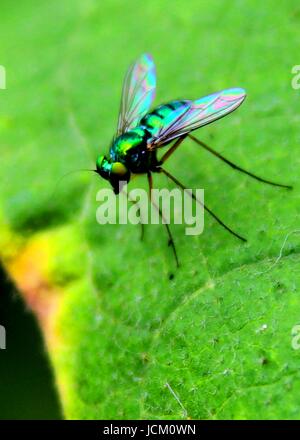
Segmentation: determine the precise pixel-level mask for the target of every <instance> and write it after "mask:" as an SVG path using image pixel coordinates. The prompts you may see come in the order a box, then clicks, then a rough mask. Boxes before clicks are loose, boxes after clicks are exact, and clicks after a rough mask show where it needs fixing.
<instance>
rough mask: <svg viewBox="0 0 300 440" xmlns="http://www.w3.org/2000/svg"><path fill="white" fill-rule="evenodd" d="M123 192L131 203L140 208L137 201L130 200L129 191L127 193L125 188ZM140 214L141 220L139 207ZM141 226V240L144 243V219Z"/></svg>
mask: <svg viewBox="0 0 300 440" xmlns="http://www.w3.org/2000/svg"><path fill="white" fill-rule="evenodd" d="M123 191H124V193H125V195H126V197H127V199H128V201H129V202H130V203H133V204H134V205H135V204H137V206H138V207H139V202H137V201H136V200H132V199H131V198H130V195H129V193H128V191H126V189H125V188H124V189H123ZM139 213H140V218H141V209H140V207H139ZM139 224H140V225H141V235H140V240H141V241H143V240H144V236H145V225H144V223H143V222H142V219H141V221H140V223H139Z"/></svg>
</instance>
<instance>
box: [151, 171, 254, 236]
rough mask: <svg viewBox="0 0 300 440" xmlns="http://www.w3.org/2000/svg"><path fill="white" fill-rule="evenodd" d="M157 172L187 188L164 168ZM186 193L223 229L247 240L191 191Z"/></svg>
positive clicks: (182, 187) (183, 188)
mask: <svg viewBox="0 0 300 440" xmlns="http://www.w3.org/2000/svg"><path fill="white" fill-rule="evenodd" d="M158 172H161V173H163V174H165V175H166V176H167V177H169V179H171V180H172V181H173V182H174V183H176V185H177V186H179V187H180V188H181V189H182V190H185V189H187V188H186V187H185V186H184V185H183V184H182V183H181V182H179V180H177V179H176V177H174V176H172V174H170V173H169V172H168V171H166V170H165V169H163V168H159V169H158ZM188 194H189V196H190V197H192V199H193V200H195V202H197V203H199V204H200V205H201V206H202V207H203V209H205V211H207V212H208V213H209V214H210V215H211V216H212V217H213V218H214V219H215V220H216V221H217V222H218V223H219V224H220V225H221V226H222V227H223V228H224V229H226V230H227V231H228V232H230V234H232V235H234V236H235V237H237V238H238V239H239V240H241V241H247V240H246V239H245V238H244V237H242V236H241V235H239V234H237V233H236V232H234V231H233V230H232V229H231V228H230V227H229V226H227V225H226V224H225V223H224V222H223V221H222V220H221V219H220V218H219V217H218V216H217V215H216V214H214V213H213V212H212V211H211V209H209V208H208V207H207V206H206V205H205V204H204V203H202V202H201V201H200V200H199V199H197V197H196V196H195V195H194V194H193V193H190V192H189V191H188Z"/></svg>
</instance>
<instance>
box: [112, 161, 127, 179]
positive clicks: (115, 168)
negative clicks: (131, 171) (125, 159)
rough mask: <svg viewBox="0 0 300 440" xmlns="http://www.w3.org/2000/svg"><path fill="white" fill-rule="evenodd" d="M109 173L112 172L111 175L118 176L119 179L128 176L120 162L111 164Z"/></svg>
mask: <svg viewBox="0 0 300 440" xmlns="http://www.w3.org/2000/svg"><path fill="white" fill-rule="evenodd" d="M111 172H112V174H114V175H117V176H120V177H122V176H125V175H126V174H128V170H127V168H126V167H125V165H123V164H122V163H121V162H115V163H113V164H112V167H111Z"/></svg>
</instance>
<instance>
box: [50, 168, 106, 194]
mask: <svg viewBox="0 0 300 440" xmlns="http://www.w3.org/2000/svg"><path fill="white" fill-rule="evenodd" d="M84 171H89V172H95V173H96V172H97V170H91V169H89V168H81V169H78V170H71V171H68V172H67V173H65V174H63V175H62V176H61V177H60V178H59V179H58V180H57V181H56V184H55V186H54V189H53V191H52V194H51V196H50V200H52V199H53V197H54V195H55V193H56V191H57V189H58V187H59V185H60V184H61V182H62V181H63V180H64V179H65V178H66V177H69V176H71V175H72V174H75V173H80V172H84Z"/></svg>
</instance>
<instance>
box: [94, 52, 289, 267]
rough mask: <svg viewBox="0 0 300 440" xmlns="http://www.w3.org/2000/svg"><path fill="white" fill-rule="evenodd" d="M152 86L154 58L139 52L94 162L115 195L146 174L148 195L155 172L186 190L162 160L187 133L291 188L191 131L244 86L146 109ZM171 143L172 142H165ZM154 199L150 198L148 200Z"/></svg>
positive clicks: (219, 112) (237, 100)
mask: <svg viewBox="0 0 300 440" xmlns="http://www.w3.org/2000/svg"><path fill="white" fill-rule="evenodd" d="M155 89H156V73H155V65H154V62H153V58H152V56H151V55H149V54H143V55H142V56H141V57H140V58H139V59H138V60H137V61H136V62H135V63H134V64H133V65H132V66H131V67H130V68H129V70H128V72H127V74H126V77H125V80H124V84H123V92H122V100H121V107H120V114H119V120H118V127H117V133H116V136H115V137H114V139H113V142H112V145H111V147H110V151H109V156H108V157H105V156H103V155H101V156H99V157H98V158H97V162H96V170H95V171H96V172H97V173H98V174H99V175H100V176H101V177H103V178H104V179H106V180H108V181H109V182H110V184H111V185H112V187H113V190H114V192H115V194H119V192H120V190H121V189H122V185H123V184H126V183H128V182H129V181H130V179H131V178H132V176H133V175H136V174H146V175H147V177H148V182H149V190H150V200H151V190H152V187H153V185H152V174H153V173H163V174H165V175H166V176H167V177H168V178H170V179H171V180H172V181H173V182H174V183H175V184H176V185H178V186H179V187H180V188H181V189H186V187H185V186H184V185H183V184H182V183H180V182H179V181H178V179H176V178H175V177H174V176H172V175H171V174H170V173H169V172H168V171H166V170H165V168H163V165H164V163H165V162H166V160H167V159H168V158H169V157H170V156H171V154H173V153H174V152H175V150H176V149H177V148H178V147H179V145H180V144H181V143H182V141H183V140H184V139H185V138H186V137H187V136H188V137H190V138H191V139H193V140H194V141H195V142H196V143H197V144H198V145H200V146H201V147H203V148H205V149H206V150H208V151H209V152H210V153H212V154H213V155H215V156H217V157H218V158H219V159H221V160H223V161H224V162H226V163H227V164H228V165H230V166H231V167H232V168H234V169H236V170H239V171H241V172H243V173H245V174H248V176H251V177H253V178H254V179H256V180H259V181H260V182H265V183H268V184H270V185H274V186H280V187H283V188H291V187H290V186H288V185H281V184H279V183H275V182H272V181H269V180H265V179H263V178H261V177H259V176H256V175H255V174H252V173H250V172H249V171H246V170H244V169H242V168H241V167H239V166H237V165H235V164H234V163H232V162H231V161H230V160H228V159H226V158H225V157H223V156H221V154H219V153H217V152H216V151H214V150H213V149H212V148H210V147H209V146H208V145H206V144H205V143H204V142H202V141H200V140H198V139H196V138H195V137H194V136H192V135H191V134H190V133H191V132H192V131H194V130H196V129H197V128H199V127H202V126H204V125H207V124H210V123H211V122H213V121H216V120H217V119H220V118H222V117H223V116H225V115H227V114H228V113H231V112H232V111H234V110H235V109H236V108H238V107H239V106H240V105H241V104H242V102H243V101H244V99H245V97H246V93H245V91H244V90H243V89H241V88H230V89H226V90H221V91H220V92H216V93H213V94H210V95H208V96H205V97H203V98H200V99H197V100H195V101H191V100H186V99H184V100H174V101H170V102H168V103H167V104H163V105H160V106H158V107H156V108H154V109H153V110H152V111H149V110H150V107H151V104H152V102H153V100H154V96H155ZM171 143H172V145H169V144H171ZM167 145H169V149H168V150H167V151H166V152H165V153H164V154H163V155H162V157H161V158H160V159H158V157H157V150H158V149H160V148H163V147H166V146H167ZM191 197H193V198H194V199H195V201H196V202H198V203H199V200H197V199H196V198H195V196H194V195H193V194H192V193H191ZM151 201H152V200H151ZM152 203H154V202H153V201H152ZM155 208H156V209H157V210H158V211H159V214H160V216H161V218H163V212H162V211H161V209H160V208H159V207H158V206H156V205H155ZM203 208H204V209H205V210H206V211H207V212H208V213H209V214H210V215H211V216H213V217H214V219H215V220H216V221H217V222H218V223H219V224H220V225H221V226H223V227H224V228H225V229H226V230H227V231H229V232H230V233H231V234H233V235H234V236H236V237H237V238H239V239H240V240H242V241H246V239H245V238H243V237H241V236H240V235H239V234H237V233H236V232H234V231H233V230H232V229H231V228H229V227H228V226H227V225H226V224H225V223H224V222H223V221H222V220H220V219H219V217H217V216H216V215H215V214H214V213H213V212H212V211H211V210H210V209H209V208H208V207H207V206H206V205H203ZM164 224H165V226H166V228H167V233H168V237H169V244H170V245H171V246H172V249H173V252H174V255H175V259H176V263H177V266H178V258H177V253H176V249H175V245H174V240H173V238H172V234H171V231H170V228H169V225H168V224H167V223H164Z"/></svg>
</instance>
